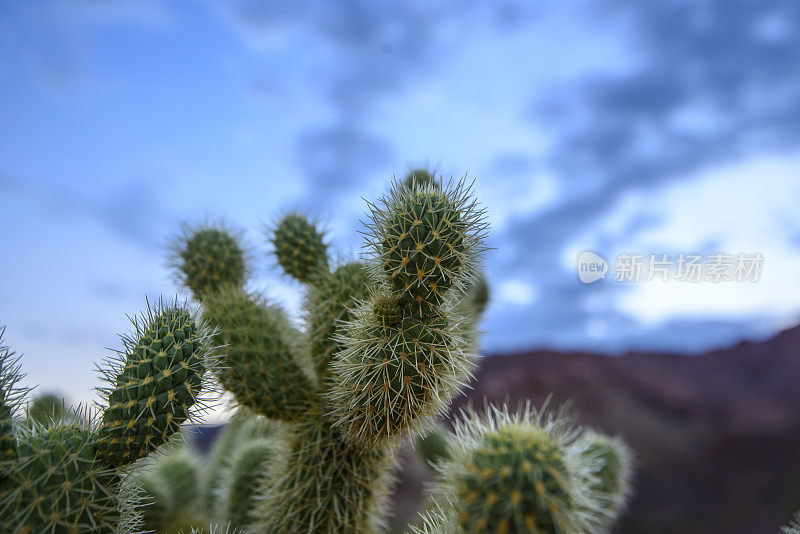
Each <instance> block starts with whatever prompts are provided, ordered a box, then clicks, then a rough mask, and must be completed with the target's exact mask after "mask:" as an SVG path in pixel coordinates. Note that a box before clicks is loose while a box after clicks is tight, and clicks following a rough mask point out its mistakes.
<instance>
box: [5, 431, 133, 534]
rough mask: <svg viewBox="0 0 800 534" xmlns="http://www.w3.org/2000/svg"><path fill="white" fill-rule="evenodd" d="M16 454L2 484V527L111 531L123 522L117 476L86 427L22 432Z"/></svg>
mask: <svg viewBox="0 0 800 534" xmlns="http://www.w3.org/2000/svg"><path fill="white" fill-rule="evenodd" d="M18 454H19V457H18V461H17V465H16V466H15V468H14V469H13V470H11V471H10V472H9V475H8V478H7V479H6V480H4V481H3V482H2V483H1V484H0V486H5V487H4V490H6V491H8V494H7V497H6V498H4V499H3V502H2V506H0V517H2V519H0V531H2V532H11V533H17V532H19V533H22V532H45V531H46V532H54V533H64V534H67V533H70V532H87V531H89V532H96V533H112V532H116V531H117V529H118V528H119V526H120V525H122V524H123V517H124V515H125V512H124V511H123V510H122V509H123V508H124V506H125V503H124V502H123V501H122V500H121V498H120V496H119V493H118V491H119V484H120V478H119V475H118V473H117V472H116V470H114V469H112V468H110V467H107V466H105V465H103V463H102V462H100V461H99V460H98V458H97V456H96V448H95V445H94V443H93V442H92V440H91V434H90V431H89V430H88V429H82V428H78V427H72V426H63V427H61V426H56V427H53V428H50V429H47V430H45V431H43V432H41V433H32V434H29V435H25V436H22V437H21V438H20V441H19V446H18ZM89 525H92V528H91V529H87V526H89Z"/></svg>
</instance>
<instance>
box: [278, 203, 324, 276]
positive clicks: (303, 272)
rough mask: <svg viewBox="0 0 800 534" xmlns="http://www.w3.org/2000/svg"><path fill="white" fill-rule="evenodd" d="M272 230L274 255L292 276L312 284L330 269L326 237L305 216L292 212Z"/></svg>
mask: <svg viewBox="0 0 800 534" xmlns="http://www.w3.org/2000/svg"><path fill="white" fill-rule="evenodd" d="M271 233H272V236H271V239H270V241H271V242H272V246H273V247H274V250H275V256H276V257H277V259H278V263H279V264H280V266H281V267H283V270H284V272H285V273H286V274H288V275H289V276H291V277H293V278H295V279H297V280H299V281H301V282H305V283H310V282H311V281H312V280H313V279H314V277H315V275H316V274H317V273H320V272H323V271H325V270H327V269H328V252H327V249H328V247H327V245H325V243H324V242H323V238H324V236H323V234H322V232H320V231H318V230H317V228H316V225H315V224H314V223H313V222H311V221H310V220H309V219H308V218H307V217H306V216H305V215H302V214H300V213H296V212H295V213H289V214H288V215H286V216H284V217H283V219H281V221H280V222H279V223H278V224H277V225H276V226H275V229H274V230H273V231H272V232H271Z"/></svg>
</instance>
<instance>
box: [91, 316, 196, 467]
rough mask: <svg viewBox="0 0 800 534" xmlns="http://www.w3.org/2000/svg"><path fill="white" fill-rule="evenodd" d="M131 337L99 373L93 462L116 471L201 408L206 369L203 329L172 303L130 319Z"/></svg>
mask: <svg viewBox="0 0 800 534" xmlns="http://www.w3.org/2000/svg"><path fill="white" fill-rule="evenodd" d="M132 322H133V328H134V335H133V336H123V338H122V342H123V345H124V349H123V350H122V351H119V352H118V353H117V357H116V358H114V359H112V360H109V361H108V364H109V365H108V368H107V369H105V370H101V371H102V372H103V375H104V377H105V379H106V381H107V382H109V386H110V387H107V388H102V389H101V390H100V392H101V395H102V396H103V397H105V403H104V404H105V406H104V410H103V416H102V421H101V425H100V428H99V429H98V432H97V435H96V436H95V440H96V444H97V452H98V457H99V459H100V460H101V461H102V462H104V463H105V464H106V465H108V466H111V467H118V466H122V465H125V464H129V463H131V462H133V461H135V460H137V459H139V458H142V457H144V456H147V455H148V454H150V453H151V452H153V451H154V450H155V449H156V447H158V446H159V445H161V444H162V443H165V442H166V441H167V440H169V438H170V436H172V434H174V433H175V432H177V431H178V430H179V429H180V426H181V424H183V423H184V422H185V421H187V420H190V418H192V417H193V416H194V415H195V414H196V411H197V409H198V408H199V409H202V408H203V399H202V398H201V390H202V385H203V384H204V383H205V381H204V376H205V373H206V366H207V365H209V364H210V363H211V360H210V354H211V349H210V347H209V346H208V345H209V335H208V333H207V331H206V328H205V326H204V325H202V324H201V325H198V323H197V321H196V320H195V319H194V318H193V317H192V315H191V314H190V313H189V311H188V309H186V308H185V307H184V306H181V305H178V304H177V303H164V302H163V301H159V303H158V304H157V305H156V306H154V307H149V306H148V310H147V312H146V313H145V314H144V315H142V316H140V317H137V318H134V319H133V321H132Z"/></svg>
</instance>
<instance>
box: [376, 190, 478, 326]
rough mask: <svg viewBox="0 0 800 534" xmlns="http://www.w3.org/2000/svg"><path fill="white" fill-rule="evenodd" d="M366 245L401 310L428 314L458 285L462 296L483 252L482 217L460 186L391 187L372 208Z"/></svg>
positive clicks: (466, 192)
mask: <svg viewBox="0 0 800 534" xmlns="http://www.w3.org/2000/svg"><path fill="white" fill-rule="evenodd" d="M371 217H372V219H373V223H372V225H371V226H370V228H369V232H370V233H369V235H370V245H371V247H372V250H373V254H374V255H375V258H376V259H377V260H378V262H377V263H378V264H379V265H380V266H381V268H382V269H383V272H384V275H385V277H386V278H387V280H388V281H389V283H390V284H391V287H392V290H393V291H394V292H395V294H396V296H397V298H398V301H399V303H400V305H401V306H402V307H404V308H409V309H413V310H416V311H417V312H418V314H422V315H426V314H429V313H432V311H433V308H435V307H436V306H438V305H440V304H442V302H444V299H445V295H446V293H447V292H448V290H449V289H450V288H451V287H453V286H454V285H456V286H457V287H459V288H460V289H461V291H462V292H463V291H464V288H465V284H467V283H468V282H469V281H470V280H471V279H472V278H473V277H474V275H475V268H474V261H475V257H476V255H478V254H480V253H481V251H482V249H481V247H480V245H479V243H480V235H481V234H482V232H483V231H484V229H485V225H484V223H483V211H482V210H480V209H478V208H477V207H476V205H475V204H474V202H473V201H472V200H471V199H470V197H469V194H468V188H467V187H465V186H464V184H463V182H458V184H457V185H455V186H453V187H449V188H447V189H440V188H435V187H414V188H413V189H407V188H405V187H394V188H393V189H392V191H391V192H390V195H389V197H387V198H384V199H383V207H380V208H379V207H377V206H372V214H371Z"/></svg>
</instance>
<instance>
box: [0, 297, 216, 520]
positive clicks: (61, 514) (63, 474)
mask: <svg viewBox="0 0 800 534" xmlns="http://www.w3.org/2000/svg"><path fill="white" fill-rule="evenodd" d="M133 327H134V333H133V335H132V336H123V337H122V344H123V350H121V351H119V352H118V353H117V355H116V356H115V357H114V358H112V359H111V360H109V362H108V365H107V366H106V367H105V368H102V369H100V370H101V372H102V374H103V375H104V378H105V380H106V381H107V382H108V383H109V387H107V388H103V389H101V390H100V391H101V393H102V396H103V398H104V401H103V402H102V403H101V405H100V406H99V408H100V409H101V410H102V415H101V416H100V418H99V419H100V420H99V421H95V419H94V418H92V417H90V416H89V415H88V413H87V414H84V415H82V416H80V417H64V418H62V419H60V420H58V421H53V422H50V423H48V424H46V425H42V424H40V423H37V422H35V421H34V422H31V423H30V425H17V427H16V428H14V429H13V430H12V427H11V425H10V424H9V421H10V414H13V412H14V410H13V408H14V407H15V406H14V405H15V404H18V403H19V402H21V400H22V396H23V395H24V391H22V390H18V389H15V387H16V386H15V383H16V381H17V380H18V379H19V378H20V374H19V366H18V364H17V363H15V360H13V358H11V357H10V356H9V351H8V350H7V349H0V385H2V397H3V414H5V416H6V417H5V418H4V420H3V421H2V423H3V424H2V446H3V451H4V453H5V454H4V456H6V460H4V462H3V464H2V476H0V531H2V532H11V533H23V532H53V533H60V532H64V533H67V532H91V533H101V532H126V531H128V530H131V529H134V528H135V527H136V525H137V520H136V514H135V510H134V504H135V502H134V501H135V499H134V497H133V495H132V494H131V492H130V491H129V486H128V485H127V484H125V480H126V479H127V477H128V475H129V472H130V469H129V468H130V467H131V466H132V464H133V463H134V462H135V461H136V460H138V459H140V458H143V457H145V456H147V455H148V454H150V453H151V452H153V451H154V450H155V449H156V448H157V447H158V446H159V445H161V444H162V443H165V442H167V441H168V440H169V439H170V437H171V436H172V434H173V433H174V432H175V431H176V430H178V428H179V427H180V425H181V424H182V423H183V422H184V421H187V420H189V419H190V418H192V417H193V416H194V415H195V414H196V412H197V411H198V409H201V408H202V407H203V404H204V401H203V399H202V398H201V397H200V392H201V387H202V384H203V375H204V374H205V371H206V367H207V366H208V365H209V363H210V360H209V359H208V354H209V347H208V336H207V334H206V333H205V328H204V326H203V325H201V324H198V323H197V322H196V321H195V319H194V318H193V317H192V315H191V314H190V313H189V312H188V310H187V309H186V308H185V307H183V306H180V305H178V304H176V303H171V304H166V305H165V304H163V303H159V304H158V305H157V306H156V307H154V308H148V311H147V313H146V314H145V315H143V316H141V317H139V318H135V319H134V320H133ZM8 408H11V409H10V410H9V409H8Z"/></svg>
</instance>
